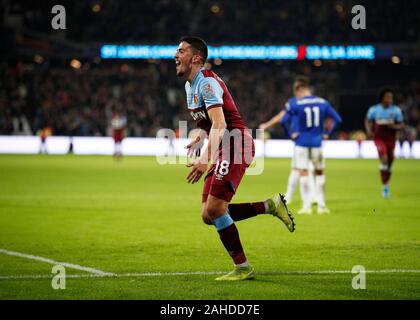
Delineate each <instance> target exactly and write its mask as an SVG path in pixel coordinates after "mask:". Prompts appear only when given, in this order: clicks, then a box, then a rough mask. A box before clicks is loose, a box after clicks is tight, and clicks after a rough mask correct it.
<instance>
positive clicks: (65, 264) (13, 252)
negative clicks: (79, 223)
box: [0, 249, 114, 276]
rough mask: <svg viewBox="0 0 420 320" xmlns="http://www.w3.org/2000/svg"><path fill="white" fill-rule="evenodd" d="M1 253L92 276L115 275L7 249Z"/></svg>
mask: <svg viewBox="0 0 420 320" xmlns="http://www.w3.org/2000/svg"><path fill="white" fill-rule="evenodd" d="M0 253H3V254H7V255H9V256H14V257H19V258H25V259H29V260H36V261H41V262H45V263H49V264H53V265H58V264H59V265H62V266H64V267H66V268H70V269H76V270H80V271H86V272H89V273H91V274H95V275H100V276H112V275H114V274H113V273H111V272H105V271H102V270H98V269H93V268H89V267H83V266H79V265H78V264H72V263H68V262H59V261H56V260H53V259H48V258H43V257H39V256H34V255H31V254H26V253H21V252H16V251H10V250H6V249H0Z"/></svg>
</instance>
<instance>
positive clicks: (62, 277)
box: [51, 264, 66, 290]
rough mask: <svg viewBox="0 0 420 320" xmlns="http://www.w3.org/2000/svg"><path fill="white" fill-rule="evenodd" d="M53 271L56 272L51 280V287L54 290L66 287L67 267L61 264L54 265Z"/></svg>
mask: <svg viewBox="0 0 420 320" xmlns="http://www.w3.org/2000/svg"><path fill="white" fill-rule="evenodd" d="M51 273H52V274H54V276H53V278H52V280H51V287H52V288H53V289H54V290H64V289H66V269H65V268H64V266H62V265H61V264H57V265H55V266H53V268H52V270H51Z"/></svg>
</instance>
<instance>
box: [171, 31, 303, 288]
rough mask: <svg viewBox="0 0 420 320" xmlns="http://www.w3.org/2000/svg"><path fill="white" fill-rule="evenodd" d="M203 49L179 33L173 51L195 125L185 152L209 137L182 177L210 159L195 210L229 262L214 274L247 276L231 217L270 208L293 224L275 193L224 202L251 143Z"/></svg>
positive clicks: (195, 177)
mask: <svg viewBox="0 0 420 320" xmlns="http://www.w3.org/2000/svg"><path fill="white" fill-rule="evenodd" d="M207 53H208V49H207V44H206V43H205V42H204V41H203V40H202V39H200V38H197V37H183V38H182V39H181V40H180V44H179V46H178V49H177V51H176V54H175V63H176V74H177V76H178V77H181V78H182V79H184V80H186V83H185V91H186V97H187V105H188V110H189V111H190V114H191V116H192V118H193V119H194V120H195V121H196V123H197V126H198V127H199V128H200V129H201V130H200V133H199V134H198V136H197V137H196V138H195V139H193V141H192V142H191V143H189V144H188V145H187V147H186V148H187V149H188V154H194V153H195V151H196V149H197V147H198V146H201V144H202V142H203V137H205V136H206V135H207V136H208V140H209V142H208V144H207V147H206V148H205V149H206V150H205V151H204V152H202V153H201V156H200V157H199V158H198V159H196V160H195V161H194V162H193V163H190V164H188V165H187V167H190V168H191V171H190V173H189V174H188V176H187V182H188V183H196V182H198V181H199V180H200V178H201V176H202V175H203V174H204V173H205V172H206V170H207V167H208V163H209V162H212V163H211V165H210V168H209V169H208V171H207V174H206V176H205V178H204V188H203V193H202V200H201V204H202V206H201V208H202V212H201V214H202V218H203V221H204V223H206V224H209V225H211V224H213V225H214V226H215V227H216V229H217V231H218V233H219V236H220V240H221V241H222V243H223V245H224V247H225V249H226V251H227V252H228V253H229V255H230V256H231V258H232V260H233V262H234V265H235V269H234V270H233V271H232V272H230V273H228V274H226V275H223V276H221V277H218V278H216V280H223V281H225V280H227V281H234V280H247V279H253V278H254V268H253V267H252V266H251V265H250V264H249V262H248V260H247V258H246V256H245V252H244V250H243V248H242V244H241V241H240V238H239V233H238V229H237V228H236V225H235V223H234V221H239V220H244V219H248V218H251V217H254V216H256V215H259V214H271V215H273V216H275V217H277V218H279V219H280V220H282V221H283V223H284V224H285V225H286V227H287V228H288V229H289V231H290V232H293V231H294V229H295V225H294V222H293V216H292V215H291V213H290V212H289V210H288V209H287V207H286V203H285V201H284V199H283V196H282V195H280V194H276V195H275V196H273V197H272V198H270V199H267V200H265V201H261V202H256V203H238V204H231V203H230V202H231V200H232V198H233V196H234V195H235V193H236V191H237V189H238V187H239V185H240V183H241V180H242V177H243V176H244V174H245V170H246V169H247V168H248V167H249V165H250V164H251V162H252V160H253V158H254V153H255V147H254V141H253V139H252V136H251V134H250V132H249V129H248V128H247V126H246V124H245V122H244V121H243V119H242V118H241V116H240V114H239V112H238V109H237V107H236V105H235V102H234V101H233V98H232V96H231V95H230V93H229V91H228V89H227V87H226V84H225V83H224V82H223V80H222V79H221V78H219V77H218V76H217V75H216V74H215V73H214V72H213V71H210V70H206V69H204V64H205V62H206V60H207ZM233 132H236V133H237V135H239V138H240V139H239V140H240V141H238V139H236V138H237V137H235V139H232V136H231V134H232V133H233ZM226 138H227V139H226ZM226 142H228V143H227V145H226ZM238 156H239V157H240V158H239V159H240V160H239V159H238ZM232 159H233V160H232Z"/></svg>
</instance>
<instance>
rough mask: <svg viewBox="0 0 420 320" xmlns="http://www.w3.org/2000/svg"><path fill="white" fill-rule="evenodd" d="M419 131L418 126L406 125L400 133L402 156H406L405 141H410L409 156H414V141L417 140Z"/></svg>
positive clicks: (400, 155) (399, 140)
mask: <svg viewBox="0 0 420 320" xmlns="http://www.w3.org/2000/svg"><path fill="white" fill-rule="evenodd" d="M416 138H417V131H416V128H413V127H410V126H405V127H404V128H403V129H402V130H401V131H400V132H399V134H398V143H399V145H400V154H399V157H400V158H405V155H404V143H405V142H406V141H407V143H408V158H414V154H413V143H414V141H416Z"/></svg>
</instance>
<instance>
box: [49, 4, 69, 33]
mask: <svg viewBox="0 0 420 320" xmlns="http://www.w3.org/2000/svg"><path fill="white" fill-rule="evenodd" d="M51 13H53V14H55V16H54V17H53V18H52V20H51V27H52V28H53V29H54V30H60V29H62V30H65V29H66V8H64V6H62V5H59V4H56V5H55V6H54V7H52V8H51Z"/></svg>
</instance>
